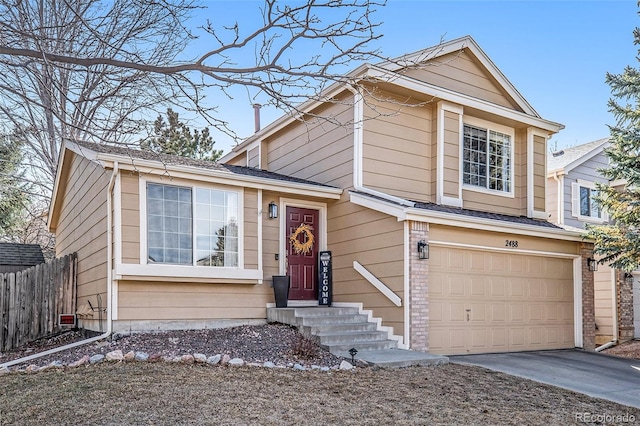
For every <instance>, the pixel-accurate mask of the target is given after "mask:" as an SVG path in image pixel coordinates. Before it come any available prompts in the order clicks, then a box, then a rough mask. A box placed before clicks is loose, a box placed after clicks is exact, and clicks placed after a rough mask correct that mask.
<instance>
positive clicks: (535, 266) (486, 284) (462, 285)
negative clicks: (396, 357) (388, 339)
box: [428, 245, 575, 355]
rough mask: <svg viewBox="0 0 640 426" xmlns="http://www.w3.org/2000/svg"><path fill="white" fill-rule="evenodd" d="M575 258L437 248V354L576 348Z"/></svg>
mask: <svg viewBox="0 0 640 426" xmlns="http://www.w3.org/2000/svg"><path fill="white" fill-rule="evenodd" d="M573 270H574V268H573V260H572V259H571V258H568V257H561V256H550V255H548V254H547V255H546V256H544V255H535V254H530V253H509V252H504V251H503V252H500V251H487V250H486V249H485V250H474V249H469V248H466V247H465V248H460V247H446V246H436V245H432V247H431V255H430V259H429V285H428V287H429V289H428V295H429V351H430V352H432V353H437V354H449V355H453V354H467V353H482V352H486V353H489V352H507V351H526V350H541V349H560V348H573V347H574V346H575V328H574V285H573V282H574V279H573Z"/></svg>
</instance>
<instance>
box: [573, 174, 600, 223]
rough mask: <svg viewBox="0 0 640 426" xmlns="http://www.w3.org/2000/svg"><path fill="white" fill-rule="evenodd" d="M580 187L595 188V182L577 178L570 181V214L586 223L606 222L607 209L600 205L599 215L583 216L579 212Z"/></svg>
mask: <svg viewBox="0 0 640 426" xmlns="http://www.w3.org/2000/svg"><path fill="white" fill-rule="evenodd" d="M580 188H588V189H591V190H595V189H597V188H596V182H591V181H586V180H582V179H578V180H576V181H575V182H572V183H571V216H573V217H575V218H577V219H578V220H579V221H580V222H588V223H597V224H600V223H606V222H608V221H609V215H608V214H607V211H606V210H605V209H604V208H602V207H600V217H594V216H584V215H582V214H580Z"/></svg>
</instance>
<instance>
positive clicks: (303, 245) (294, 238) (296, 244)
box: [289, 223, 314, 254]
mask: <svg viewBox="0 0 640 426" xmlns="http://www.w3.org/2000/svg"><path fill="white" fill-rule="evenodd" d="M311 231H313V228H312V227H311V226H309V225H307V224H306V223H301V224H300V226H298V228H296V230H295V231H293V233H292V234H291V235H290V236H289V241H290V242H291V246H292V247H293V251H295V252H296V254H307V253H309V252H311V249H312V248H313V241H314V237H313V233H312V232H311ZM301 234H304V238H303V241H304V242H300V240H299V239H298V237H299V236H300V235H301Z"/></svg>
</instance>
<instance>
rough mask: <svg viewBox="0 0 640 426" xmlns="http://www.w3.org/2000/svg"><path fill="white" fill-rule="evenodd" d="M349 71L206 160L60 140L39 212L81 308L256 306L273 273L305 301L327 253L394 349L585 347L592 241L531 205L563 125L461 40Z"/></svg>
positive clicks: (198, 319)
mask: <svg viewBox="0 0 640 426" xmlns="http://www.w3.org/2000/svg"><path fill="white" fill-rule="evenodd" d="M416 63H417V64H416ZM403 64H410V65H408V66H405V65H403ZM346 77H347V78H346V79H345V81H360V82H361V83H362V86H357V87H359V88H353V87H352V86H347V85H344V84H341V83H336V84H334V85H333V86H331V87H329V88H328V89H327V90H326V92H325V95H326V98H324V99H326V100H324V101H322V102H319V101H308V102H307V103H305V104H303V105H302V106H301V107H300V111H302V112H304V114H303V113H301V114H299V115H298V116H296V117H283V118H281V119H279V120H277V121H275V122H274V123H272V124H270V125H268V126H267V127H265V128H264V129H262V130H260V131H258V132H257V133H256V134H255V135H253V136H252V137H250V138H248V139H247V140H246V141H245V142H243V143H241V144H240V145H238V146H236V147H235V148H234V149H233V150H232V152H230V153H229V154H227V155H226V156H224V157H223V159H222V161H221V163H222V164H220V165H217V164H213V163H204V162H197V161H194V160H187V159H180V158H179V157H170V156H154V155H152V154H148V153H142V152H138V151H133V150H124V149H119V148H110V147H104V146H97V145H92V144H86V143H70V142H65V144H64V146H63V149H62V153H61V156H60V158H61V161H60V166H59V170H58V173H57V178H56V184H55V190H54V198H53V202H52V208H51V214H50V227H51V229H52V230H54V231H55V232H56V239H57V254H58V255H62V254H64V253H66V252H69V251H77V252H78V255H79V279H78V282H79V287H78V305H79V306H81V305H82V304H87V303H88V302H91V303H92V305H93V306H95V304H96V303H97V296H98V295H100V298H101V299H102V301H103V305H102V306H107V315H108V318H109V321H108V323H112V324H113V329H115V330H129V329H134V330H138V329H158V328H180V327H182V328H187V327H211V326H217V325H221V324H233V323H239V322H253V321H264V320H265V318H266V310H267V307H268V306H273V300H274V299H273V291H272V289H271V288H270V285H269V284H270V282H271V277H272V276H274V275H284V274H287V275H289V276H290V277H291V291H290V294H289V300H290V304H291V305H294V306H306V305H317V304H318V279H317V272H318V271H317V265H318V255H319V251H325V250H329V251H331V253H332V260H333V271H332V272H333V304H334V306H356V307H359V308H361V309H363V310H366V311H371V312H372V313H373V316H374V317H376V318H379V319H380V321H381V324H382V326H385V327H388V328H389V329H390V330H392V333H393V334H394V336H395V337H396V339H397V340H398V342H399V344H400V347H404V348H411V349H416V350H428V351H430V352H433V353H443V354H462V353H474V352H475V353H477V352H501V351H514V350H529V349H554V348H573V347H584V348H586V349H593V348H594V320H593V274H592V273H590V272H589V271H588V268H587V258H589V257H590V256H591V249H592V244H589V243H586V242H584V241H583V240H582V237H581V234H580V233H579V232H576V231H571V230H566V229H563V228H562V227H559V226H556V225H554V224H552V223H550V222H549V221H548V220H547V218H548V213H547V212H546V210H545V195H546V194H545V192H546V189H545V180H546V171H545V161H546V149H547V148H546V142H547V139H548V138H549V137H550V136H551V135H553V134H554V133H556V132H558V131H559V130H561V129H562V128H563V126H562V125H560V124H557V123H555V122H552V121H548V120H546V119H543V118H541V117H540V116H539V115H538V113H537V112H536V111H535V110H534V109H533V108H532V107H531V105H529V104H528V103H527V101H526V100H525V99H524V98H523V97H522V96H521V94H520V93H519V92H518V91H517V90H516V89H515V87H513V86H512V85H511V83H510V82H509V81H508V80H507V79H506V78H505V76H504V75H503V74H502V73H501V72H500V71H499V70H498V69H497V68H496V66H495V65H494V64H493V62H491V60H490V59H489V58H488V57H487V56H486V54H485V53H484V52H483V51H482V50H481V49H480V48H479V47H478V45H477V44H476V43H475V41H473V39H471V38H470V37H464V38H460V39H456V40H453V41H451V42H447V43H443V44H441V45H439V46H436V47H434V48H432V49H426V50H423V51H420V52H417V53H415V54H412V55H407V56H405V57H403V58H401V59H398V60H397V61H392V62H388V63H382V64H378V65H370V64H366V65H363V66H361V67H359V68H357V69H356V70H354V71H353V72H351V73H349V74H348V75H347V76H346ZM318 116H321V117H330V119H328V120H323V119H322V118H318ZM340 123H342V124H340ZM276 210H277V212H276ZM269 213H271V214H269ZM270 216H271V217H273V218H271V217H270ZM292 239H293V242H292ZM83 324H84V325H85V326H93V327H94V328H95V327H96V326H97V325H98V324H97V315H96V314H94V315H93V316H92V317H89V316H88V317H87V318H86V319H85V320H84V321H83Z"/></svg>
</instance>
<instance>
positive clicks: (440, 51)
mask: <svg viewBox="0 0 640 426" xmlns="http://www.w3.org/2000/svg"><path fill="white" fill-rule="evenodd" d="M464 49H466V50H467V51H468V52H469V53H471V54H472V56H473V57H474V58H475V59H477V60H478V62H479V63H480V64H482V66H483V68H484V71H485V72H487V73H488V74H489V75H490V76H491V77H493V78H494V79H495V80H496V81H497V82H498V83H499V84H500V86H501V87H502V88H503V89H504V90H505V91H506V92H507V93H508V94H509V96H510V97H511V98H512V99H513V101H514V102H515V103H516V104H517V105H518V106H519V107H520V108H521V109H522V111H524V112H526V113H527V114H529V115H532V116H534V117H538V118H540V114H538V113H537V112H536V110H535V109H533V107H532V106H531V104H529V102H527V100H526V99H525V98H524V96H522V94H520V92H519V91H518V89H516V87H515V86H514V85H513V84H512V83H511V82H510V81H509V80H508V79H507V77H505V75H504V74H503V73H502V71H500V69H499V68H498V67H497V66H496V65H495V64H494V63H493V61H492V60H491V59H490V58H489V56H487V54H486V53H485V52H484V51H483V50H482V49H481V48H480V46H479V45H478V43H476V41H475V40H474V39H473V38H472V37H471V36H469V35H466V36H464V37H460V38H457V39H454V40H451V41H448V42H443V43H440V44H438V45H436V46H432V47H428V48H426V49H422V50H418V51H417V52H413V53H409V54H406V55H402V56H400V57H398V58H395V59H392V60H390V61H385V62H382V63H380V64H376V66H377V67H380V68H384V69H388V70H390V71H393V72H398V71H400V70H402V69H403V68H407V67H411V66H413V65H414V64H421V63H425V62H429V61H432V60H433V59H436V58H438V57H441V56H445V55H448V54H450V53H454V52H460V51H462V50H464Z"/></svg>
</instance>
